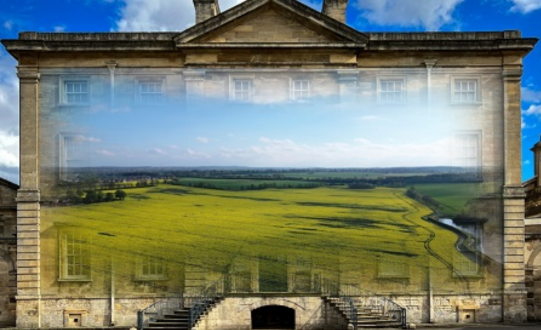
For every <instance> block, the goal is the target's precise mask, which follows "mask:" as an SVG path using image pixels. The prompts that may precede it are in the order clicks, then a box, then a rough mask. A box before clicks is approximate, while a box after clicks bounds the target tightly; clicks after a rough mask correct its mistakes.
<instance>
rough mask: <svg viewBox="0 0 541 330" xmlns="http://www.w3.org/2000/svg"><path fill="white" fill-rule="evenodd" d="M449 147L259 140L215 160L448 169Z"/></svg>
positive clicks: (224, 152)
mask: <svg viewBox="0 0 541 330" xmlns="http://www.w3.org/2000/svg"><path fill="white" fill-rule="evenodd" d="M428 141H430V140H428ZM449 146H450V139H439V140H433V141H431V142H427V143H420V144H415V143H401V144H396V143H392V142H391V143H379V142H372V141H370V140H368V139H364V138H358V139H355V140H354V141H351V142H332V143H322V144H303V143H298V142H296V141H293V140H291V139H270V138H267V137H261V138H260V139H259V141H258V143H256V144H254V145H252V146H251V147H250V148H238V149H227V148H222V149H221V153H220V155H219V156H221V157H222V158H223V159H225V158H228V159H235V160H236V161H237V162H239V163H242V164H244V165H249V166H301V167H302V166H314V164H317V166H326V167H341V166H352V164H355V165H354V166H358V167H390V166H436V165H451V159H450V155H449V153H448V152H447V150H448V149H449ZM368 155H369V156H368Z"/></svg>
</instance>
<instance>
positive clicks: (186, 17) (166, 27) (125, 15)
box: [114, 0, 243, 31]
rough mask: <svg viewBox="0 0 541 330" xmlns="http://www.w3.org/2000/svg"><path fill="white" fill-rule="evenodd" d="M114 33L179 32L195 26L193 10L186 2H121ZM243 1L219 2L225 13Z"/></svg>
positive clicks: (140, 0) (191, 3)
mask: <svg viewBox="0 0 541 330" xmlns="http://www.w3.org/2000/svg"><path fill="white" fill-rule="evenodd" d="M123 2H124V6H123V7H122V9H121V10H120V16H121V17H120V19H119V20H118V21H117V22H116V27H115V29H114V30H116V31H180V30H184V29H186V28H188V27H190V26H192V25H194V24H195V9H194V5H193V2H192V1H188V0H152V1H148V0H123ZM241 2H243V0H223V1H220V9H221V10H222V11H225V10H227V9H229V8H230V7H232V6H234V5H238V4H239V3H241Z"/></svg>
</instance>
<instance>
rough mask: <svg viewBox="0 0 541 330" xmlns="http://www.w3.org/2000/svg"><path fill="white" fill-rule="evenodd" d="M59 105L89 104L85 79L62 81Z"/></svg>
mask: <svg viewBox="0 0 541 330" xmlns="http://www.w3.org/2000/svg"><path fill="white" fill-rule="evenodd" d="M60 87H61V88H60V91H61V93H60V103H61V104H66V105H86V104H88V103H90V92H89V84H88V80H87V79H62V80H61V85H60Z"/></svg>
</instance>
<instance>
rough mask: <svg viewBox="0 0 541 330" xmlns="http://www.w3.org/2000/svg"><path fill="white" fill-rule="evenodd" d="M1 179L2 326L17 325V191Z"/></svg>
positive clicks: (0, 281) (0, 283)
mask: <svg viewBox="0 0 541 330" xmlns="http://www.w3.org/2000/svg"><path fill="white" fill-rule="evenodd" d="M18 188H19V187H18V186H17V185H16V184H14V183H11V182H9V181H7V180H4V179H2V178H0V291H1V292H2V296H1V298H0V326H14V325H15V293H16V290H17V280H16V278H17V263H16V260H17V257H16V254H17V242H16V240H17V237H16V234H17V202H16V201H15V197H16V196H17V189H18Z"/></svg>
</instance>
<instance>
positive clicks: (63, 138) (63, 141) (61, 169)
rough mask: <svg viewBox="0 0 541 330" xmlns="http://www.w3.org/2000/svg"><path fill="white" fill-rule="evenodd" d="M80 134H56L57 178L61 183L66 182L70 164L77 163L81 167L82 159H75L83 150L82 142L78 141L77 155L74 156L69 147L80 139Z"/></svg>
mask: <svg viewBox="0 0 541 330" xmlns="http://www.w3.org/2000/svg"><path fill="white" fill-rule="evenodd" d="M80 136H81V135H80V134H74V133H60V134H58V140H57V142H58V151H57V152H58V178H59V180H61V181H65V180H68V176H69V175H68V172H69V170H70V167H72V166H70V163H72V162H76V161H79V162H80V163H81V165H82V163H83V161H84V159H83V158H82V157H79V158H77V156H81V155H82V150H84V149H85V147H84V142H83V141H80V142H79V143H80V147H79V148H78V149H79V154H75V153H73V152H70V151H73V149H72V148H70V145H71V146H72V145H73V144H74V143H77V138H78V137H80Z"/></svg>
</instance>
